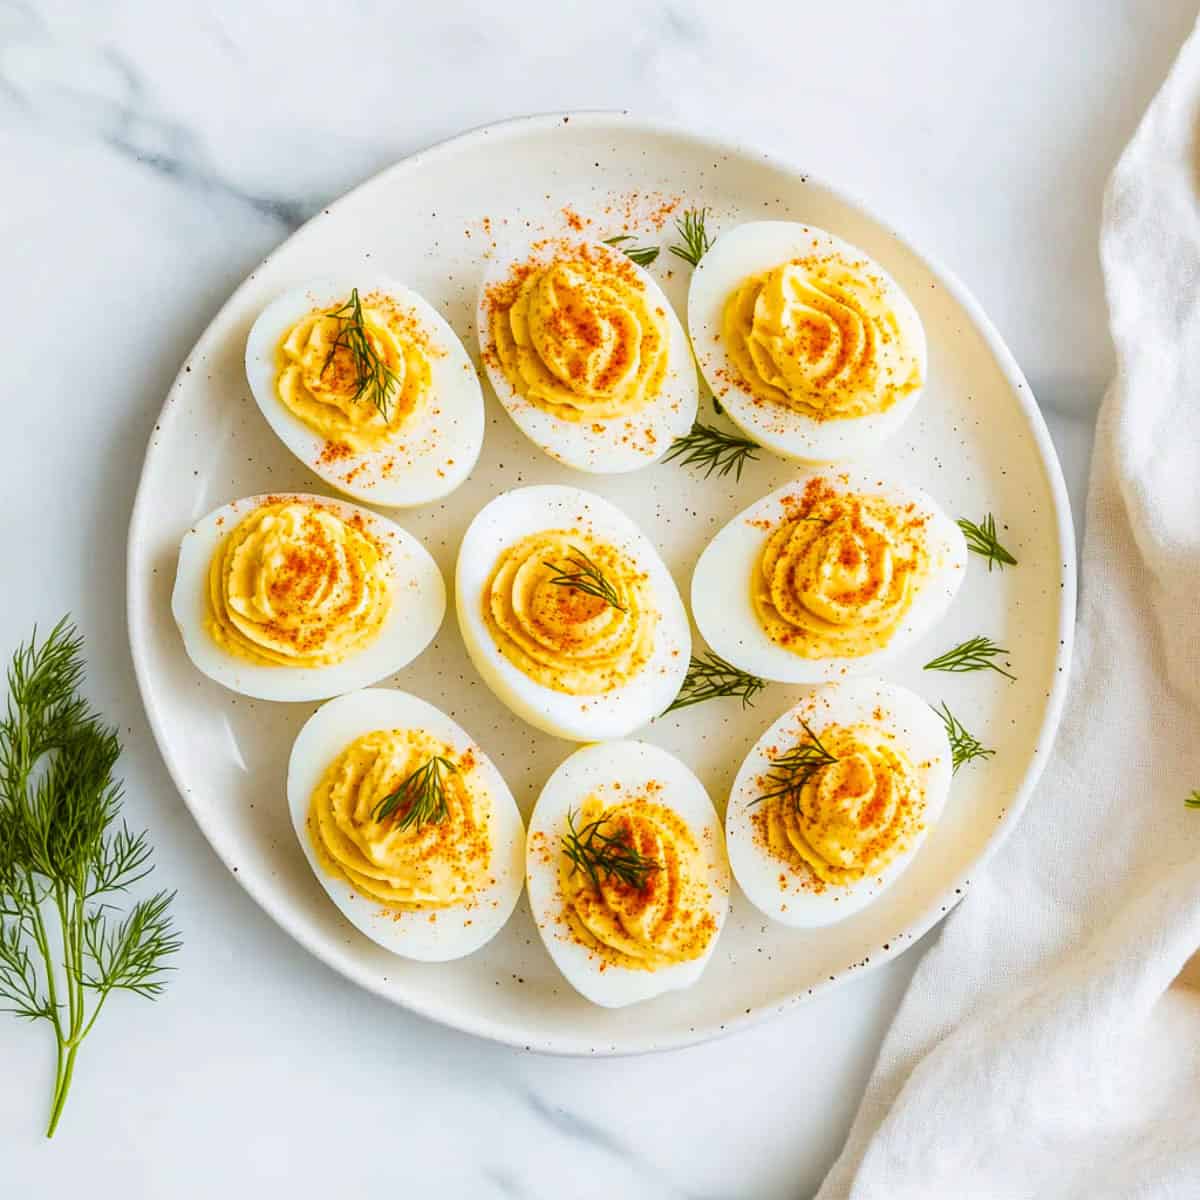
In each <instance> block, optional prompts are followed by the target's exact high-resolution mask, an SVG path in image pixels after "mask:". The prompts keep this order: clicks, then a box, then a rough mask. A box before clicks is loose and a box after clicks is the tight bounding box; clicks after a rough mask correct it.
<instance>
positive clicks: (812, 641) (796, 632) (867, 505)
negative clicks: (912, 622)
mask: <svg viewBox="0 0 1200 1200" xmlns="http://www.w3.org/2000/svg"><path fill="white" fill-rule="evenodd" d="M926 521H927V518H926V517H925V515H924V514H922V513H920V512H918V511H916V510H915V508H914V507H913V506H911V505H908V506H898V505H896V504H894V503H892V502H891V501H889V500H887V499H885V498H883V497H881V496H867V495H856V494H838V493H831V494H829V495H827V496H825V497H823V498H818V499H816V500H815V501H808V502H806V503H805V505H804V506H803V507H802V509H801V511H799V512H797V513H796V514H795V515H794V516H790V517H788V518H787V519H786V520H785V521H784V522H783V523H782V524H781V525H780V526H779V528H778V529H776V530H775V531H774V532H773V533H772V534H771V536H770V537H769V538H768V539H767V542H766V544H765V545H764V547H763V550H762V554H761V555H760V557H759V560H758V564H757V568H756V570H755V572H754V576H753V578H752V581H751V598H752V600H753V603H754V609H755V612H756V613H757V614H758V619H759V622H760V623H761V625H762V627H763V629H764V630H765V631H766V633H767V636H768V637H770V638H771V640H772V641H774V642H776V643H778V644H779V645H780V646H783V647H784V648H785V649H787V650H790V651H791V652H792V653H794V654H797V655H799V656H800V657H801V658H810V659H813V658H856V657H858V656H860V655H863V654H870V653H872V652H873V651H876V650H881V649H883V648H884V647H885V646H886V645H887V644H888V643H889V642H890V641H891V639H892V637H893V636H894V634H895V633H896V631H897V630H898V629H899V627H900V625H901V623H902V622H903V620H904V618H905V616H906V614H907V613H908V611H909V608H910V607H911V605H912V602H913V596H914V595H915V593H916V591H917V589H918V588H919V587H920V586H921V585H922V584H923V582H924V581H925V580H926V578H927V577H928V575H929V572H930V570H931V567H930V554H929V548H928V539H927V535H926V532H925V524H926Z"/></svg>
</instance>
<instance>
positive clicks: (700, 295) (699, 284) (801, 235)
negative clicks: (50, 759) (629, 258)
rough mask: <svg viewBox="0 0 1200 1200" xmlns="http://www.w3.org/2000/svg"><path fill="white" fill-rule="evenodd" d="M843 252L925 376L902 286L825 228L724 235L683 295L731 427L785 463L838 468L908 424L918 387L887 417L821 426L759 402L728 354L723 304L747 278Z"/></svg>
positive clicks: (701, 359) (917, 321)
mask: <svg viewBox="0 0 1200 1200" xmlns="http://www.w3.org/2000/svg"><path fill="white" fill-rule="evenodd" d="M814 254H841V255H843V256H846V257H848V258H850V259H851V260H852V261H861V260H863V259H867V260H868V261H870V262H871V271H872V274H875V275H877V276H878V278H879V279H880V280H881V281H882V283H883V288H884V290H885V293H886V294H887V297H888V303H889V305H890V306H891V308H892V310H893V311H894V312H895V314H896V317H897V320H898V321H899V323H900V325H901V327H902V329H903V330H904V331H905V336H906V337H907V338H908V340H909V341H910V344H912V345H914V346H915V347H916V348H917V351H918V354H919V357H920V362H921V375H922V378H923V377H924V376H925V372H926V346H925V330H924V327H923V326H922V324H921V318H920V317H919V316H918V315H917V310H916V309H915V308H914V307H913V305H912V302H911V301H910V300H909V299H908V297H907V296H906V295H905V294H904V292H903V291H901V289H900V285H899V284H897V283H896V281H895V280H894V279H892V277H891V276H890V275H889V274H888V273H887V272H886V271H885V270H884V269H883V268H882V267H881V266H879V264H878V263H876V262H874V261H873V260H871V259H870V256H869V255H867V254H865V253H864V252H863V251H862V250H859V249H858V248H857V247H856V246H852V245H850V243H849V242H844V241H842V239H841V238H838V237H835V236H834V235H833V234H831V233H826V232H825V230H823V229H817V228H815V227H814V226H812V225H802V224H800V223H798V222H795V221H752V222H750V223H749V224H746V225H739V226H737V228H735V229H732V230H730V231H729V232H728V233H722V234H721V236H720V237H719V238H717V240H716V242H715V243H714V244H713V247H712V249H711V250H709V251H708V253H707V254H705V256H704V257H703V258H702V259H701V260H700V265H699V266H698V267H697V268H696V270H695V272H694V273H693V275H692V282H691V285H690V287H689V289H688V330H689V331H690V333H691V337H692V348H693V349H694V350H695V352H696V361H697V363H698V364H699V366H700V371H701V374H703V376H704V378H705V380H706V382H707V383H708V386H709V387H710V388H711V389H712V392H713V395H715V396H716V397H717V398H718V399H719V400H720V402H721V404H722V406H723V407H724V409H725V411H726V413H727V414H728V415H729V418H730V420H732V421H733V422H734V423H735V424H736V425H738V426H740V428H741V429H742V430H743V431H744V432H745V433H746V434H747V435H748V436H749V437H751V438H753V439H754V440H755V441H756V442H758V443H759V444H760V445H762V446H765V447H766V448H767V449H768V450H772V451H774V453H776V454H778V455H781V456H782V457H783V458H794V459H800V460H801V461H803V462H838V461H841V460H844V459H849V458H858V457H861V456H863V455H865V454H869V453H870V452H871V451H872V450H874V449H876V448H877V447H878V446H880V445H881V444H882V443H883V442H884V441H885V440H886V439H887V438H888V437H890V436H891V435H892V434H893V433H895V432H896V430H897V429H899V428H900V426H901V425H903V424H904V422H905V420H907V418H908V416H909V414H910V413H911V412H912V410H913V409H914V408H915V407H916V405H917V401H918V399H919V398H920V394H921V393H920V389H917V390H916V391H913V392H910V393H909V394H908V395H907V396H904V397H902V398H901V399H900V400H897V401H896V403H895V404H893V405H892V406H891V407H890V408H889V409H888V410H887V411H886V412H882V413H873V414H870V415H867V416H862V417H850V418H845V419H838V420H829V421H818V420H814V419H813V418H812V417H810V416H807V415H805V414H804V413H799V412H794V411H792V410H791V409H789V408H785V407H783V406H782V405H779V404H774V403H772V402H770V401H766V400H762V399H759V398H758V397H757V396H755V395H754V393H753V392H751V391H750V390H749V388H748V387H747V386H746V385H745V381H744V380H742V379H741V376H740V373H739V371H738V369H737V367H736V366H734V364H733V363H732V362H731V361H730V360H729V358H728V356H727V355H726V353H725V343H724V339H723V337H722V334H721V325H722V317H723V314H724V311H725V304H726V302H727V301H728V300H729V297H730V296H731V295H732V294H733V293H734V291H736V289H737V288H738V287H739V286H740V285H741V284H742V282H743V281H744V280H746V279H747V278H748V277H749V276H751V275H758V274H761V273H762V272H764V271H769V270H771V269H772V268H773V267H777V266H779V265H781V264H782V263H785V262H788V261H789V260H791V259H794V258H800V257H807V256H810V255H814Z"/></svg>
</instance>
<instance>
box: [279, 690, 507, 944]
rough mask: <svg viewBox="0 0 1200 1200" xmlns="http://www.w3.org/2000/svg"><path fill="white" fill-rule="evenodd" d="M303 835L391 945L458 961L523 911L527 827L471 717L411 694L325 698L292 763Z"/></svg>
mask: <svg viewBox="0 0 1200 1200" xmlns="http://www.w3.org/2000/svg"><path fill="white" fill-rule="evenodd" d="M287 794H288V808H289V809H290V811H291V816H292V824H293V825H294V826H295V829H296V836H297V837H298V838H299V839H300V845H301V846H302V847H303V849H304V854H305V857H306V858H307V859H308V861H309V864H310V865H311V867H312V869H313V871H314V873H315V874H316V876H317V878H318V879H319V880H320V882H321V885H322V886H323V887H324V888H325V891H326V892H328V893H329V897H330V899H331V900H332V901H333V902H334V903H335V904H336V905H337V906H338V908H340V909H341V910H342V912H343V913H344V914H345V915H346V917H347V918H348V919H349V920H350V921H351V922H352V923H353V924H355V925H356V926H358V928H359V929H360V930H361V931H362V932H363V933H365V934H366V935H367V937H369V938H371V940H372V941H375V942H378V943H379V945H381V946H382V947H383V948H384V949H385V950H390V951H392V952H393V953H394V954H402V955H403V956H404V957H405V958H415V959H419V960H420V961H422V962H445V961H447V960H449V959H452V958H462V957H463V956H464V955H467V954H471V953H472V952H473V951H475V950H478V949H479V947H480V946H482V945H483V944H484V943H485V942H488V941H490V940H491V939H492V938H493V937H495V935H496V934H497V933H499V932H500V930H501V929H502V928H503V926H504V923H505V922H506V921H507V920H508V918H509V917H510V916H511V915H512V911H513V909H514V908H515V907H516V903H517V900H518V899H519V898H520V895H521V888H522V885H523V882H524V880H523V876H522V869H521V868H522V862H523V858H524V844H525V826H524V824H523V823H522V821H521V814H520V813H519V812H518V811H517V805H516V802H515V801H514V800H513V797H512V793H511V792H510V791H509V790H508V786H507V785H506V784H505V782H504V780H503V778H502V777H501V775H500V772H499V771H498V770H497V769H496V767H495V765H494V764H493V763H492V761H491V760H490V759H489V758H488V757H487V755H486V754H484V753H483V751H482V750H481V749H480V748H479V746H478V745H476V744H475V742H474V741H472V739H471V737H470V736H469V735H468V734H467V733H466V731H465V730H464V729H462V727H461V726H459V725H458V724H456V723H455V722H454V721H452V720H451V719H450V718H449V717H448V716H446V714H445V713H443V712H441V711H440V710H439V709H437V708H435V707H434V706H433V705H432V704H427V703H426V702H425V701H424V700H420V699H418V698H417V697H416V696H410V695H408V694H407V693H406V692H397V691H390V690H388V689H385V688H370V689H367V690H366V691H362V692H354V693H352V694H351V695H348V696H340V697H338V699H336V700H331V701H330V702H329V703H328V704H326V705H323V706H322V707H321V708H320V709H318V710H317V712H316V713H314V714H313V716H312V717H310V718H309V720H308V721H307V722H306V723H305V725H304V728H303V729H301V730H300V733H299V735H298V736H297V738H296V741H295V743H294V745H293V746H292V755H291V758H290V759H289V760H288V776H287Z"/></svg>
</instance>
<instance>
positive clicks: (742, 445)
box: [663, 421, 761, 480]
mask: <svg viewBox="0 0 1200 1200" xmlns="http://www.w3.org/2000/svg"><path fill="white" fill-rule="evenodd" d="M760 449H761V447H760V446H759V444H758V443H757V442H752V441H751V440H750V439H749V438H744V437H739V436H738V435H737V434H733V433H726V432H725V431H724V430H723V429H718V428H717V427H716V426H715V425H704V424H701V422H699V421H697V422H696V424H695V425H693V426H692V429H691V432H690V433H685V434H684V435H683V437H677V438H676V439H675V440H674V441H673V442H672V443H671V448H670V449H669V450H668V451H667V452H666V454H664V455H663V462H671V460H672V459H676V458H678V459H680V460H681V465H683V466H685V467H704V468H705V471H704V478H705V479H707V478H708V477H709V476H710V475H711V474H712V473H713V472H714V471H716V473H717V474H718V475H728V474H729V472H730V471H733V472H734V477H735V478H736V479H739V480H740V479H741V477H742V468H743V467H744V466H745V465H746V463H747V462H756V461H757V460H758V452H759V450H760Z"/></svg>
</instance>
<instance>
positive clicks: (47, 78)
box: [0, 4, 320, 231]
mask: <svg viewBox="0 0 1200 1200" xmlns="http://www.w3.org/2000/svg"><path fill="white" fill-rule="evenodd" d="M22 15H26V16H27V17H28V20H27V23H26V25H25V27H24V30H23V33H24V37H23V38H21V39H17V38H14V37H13V36H12V35H11V34H9V35H8V36H6V38H5V43H4V47H3V49H4V51H5V53H4V55H3V58H0V93H3V94H4V95H6V96H8V98H9V99H10V101H11V102H12V103H14V104H15V105H17V106H18V107H20V108H22V109H23V110H25V112H26V113H27V114H28V115H30V116H31V117H33V118H34V119H35V120H38V121H40V122H41V123H42V124H45V125H50V126H51V127H53V128H55V129H57V130H58V131H60V132H61V133H63V134H65V135H67V136H71V137H87V136H92V137H96V138H98V139H99V140H100V141H102V142H103V143H104V144H105V145H106V146H108V147H109V149H111V150H112V151H114V152H115V153H116V154H119V155H121V156H122V157H124V158H127V159H130V160H132V161H133V162H136V163H138V164H139V165H140V166H142V167H144V168H146V169H148V170H150V171H152V172H154V173H155V174H156V175H159V176H161V177H163V178H164V179H168V180H170V181H171V182H172V183H174V184H176V185H177V186H179V187H181V188H184V189H188V190H190V191H192V192H193V193H198V194H202V195H206V196H212V197H218V198H221V199H225V200H228V201H232V202H234V203H236V204H238V205H241V206H243V207H246V208H249V209H251V210H253V211H254V212H257V213H259V214H260V215H262V216H265V217H267V218H269V219H270V220H272V221H274V222H276V223H277V224H278V225H280V226H281V227H282V228H283V229H285V230H288V231H291V230H293V229H296V228H297V227H299V226H300V225H302V224H303V223H304V222H305V221H306V220H307V219H308V218H309V217H310V216H312V215H313V213H315V212H316V211H317V209H318V208H319V207H320V201H318V200H315V199H314V200H301V199H298V198H296V197H294V196H277V195H270V194H264V193H259V192H253V191H250V190H247V189H245V188H242V187H240V186H238V184H236V183H235V182H234V181H232V180H230V179H227V178H225V177H224V176H223V175H222V174H221V173H220V172H219V171H217V170H216V169H215V168H214V166H213V165H212V162H211V160H210V158H209V156H208V154H207V152H206V150H205V148H204V145H203V143H202V142H201V140H200V139H199V138H198V137H197V136H196V135H195V134H194V133H193V132H192V131H191V130H189V129H187V128H186V127H185V126H184V125H182V124H180V123H179V122H178V121H175V120H173V119H171V118H170V117H169V116H167V115H165V114H161V113H155V112H154V111H153V109H152V104H151V100H150V97H149V96H148V95H147V90H146V87H145V85H144V83H143V81H142V78H141V76H140V74H139V73H138V71H137V69H136V68H135V67H134V66H133V64H132V63H131V62H130V61H129V60H128V59H127V58H126V57H125V56H124V55H123V54H121V53H119V52H118V51H116V50H114V49H112V48H111V47H105V48H99V49H92V48H84V47H82V46H76V47H74V48H72V49H65V48H63V47H62V46H59V45H54V44H49V43H47V44H45V45H39V44H38V43H39V42H40V40H41V39H40V38H39V36H38V32H37V28H36V24H35V20H36V19H35V18H34V16H33V14H32V13H31V12H30V10H28V9H25V8H23V6H19V5H17V4H9V5H8V6H7V7H6V9H5V16H6V17H7V18H11V17H13V16H22ZM22 48H26V49H30V48H32V49H36V51H37V53H36V54H26V55H22V54H20V53H19V51H20V50H21V49H22ZM14 50H15V51H17V52H14ZM89 85H90V86H89Z"/></svg>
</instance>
